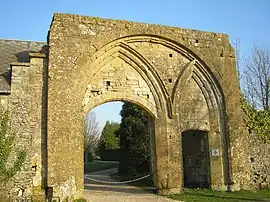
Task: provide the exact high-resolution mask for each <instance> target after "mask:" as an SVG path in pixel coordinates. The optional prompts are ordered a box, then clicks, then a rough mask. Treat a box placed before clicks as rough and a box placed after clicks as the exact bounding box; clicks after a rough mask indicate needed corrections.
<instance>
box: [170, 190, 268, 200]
mask: <svg viewBox="0 0 270 202" xmlns="http://www.w3.org/2000/svg"><path fill="white" fill-rule="evenodd" d="M169 198H172V199H175V200H180V201H185V202H193V201H207V202H248V201H254V202H256V201H270V190H269V189H265V190H260V191H256V192H255V191H239V192H217V191H212V190H209V189H184V194H183V195H177V194H176V195H171V196H169Z"/></svg>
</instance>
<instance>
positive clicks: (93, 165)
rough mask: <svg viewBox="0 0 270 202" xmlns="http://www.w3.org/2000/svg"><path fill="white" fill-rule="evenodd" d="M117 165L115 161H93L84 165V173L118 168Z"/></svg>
mask: <svg viewBox="0 0 270 202" xmlns="http://www.w3.org/2000/svg"><path fill="white" fill-rule="evenodd" d="M118 165H119V163H118V162H116V161H95V160H94V161H93V162H85V163H84V172H85V173H89V172H95V171H99V170H106V169H109V168H118Z"/></svg>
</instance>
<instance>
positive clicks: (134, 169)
mask: <svg viewBox="0 0 270 202" xmlns="http://www.w3.org/2000/svg"><path fill="white" fill-rule="evenodd" d="M120 114H121V116H122V120H121V124H120V129H119V135H120V147H121V158H120V169H119V171H120V173H122V174H135V175H136V174H145V173H148V172H149V170H150V169H149V158H150V147H149V122H148V120H149V118H148V114H147V112H146V111H144V110H143V109H142V108H140V107H138V106H137V105H134V104H131V103H128V102H125V103H124V104H123V106H122V110H121V112H120Z"/></svg>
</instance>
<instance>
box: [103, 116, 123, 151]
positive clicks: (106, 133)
mask: <svg viewBox="0 0 270 202" xmlns="http://www.w3.org/2000/svg"><path fill="white" fill-rule="evenodd" d="M118 130H119V123H117V122H113V121H112V122H110V121H106V124H105V126H104V128H103V130H102V135H101V137H100V140H99V143H98V151H99V154H100V156H102V155H103V154H104V152H106V151H107V150H114V149H119V135H118Z"/></svg>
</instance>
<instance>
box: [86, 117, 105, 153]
mask: <svg viewBox="0 0 270 202" xmlns="http://www.w3.org/2000/svg"><path fill="white" fill-rule="evenodd" d="M100 135H101V131H100V128H99V126H98V122H97V121H96V115H95V113H94V112H90V113H89V114H88V116H87V117H86V118H85V120H84V151H85V152H86V153H91V154H94V153H95V151H96V149H97V145H98V141H99V138H100Z"/></svg>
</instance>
